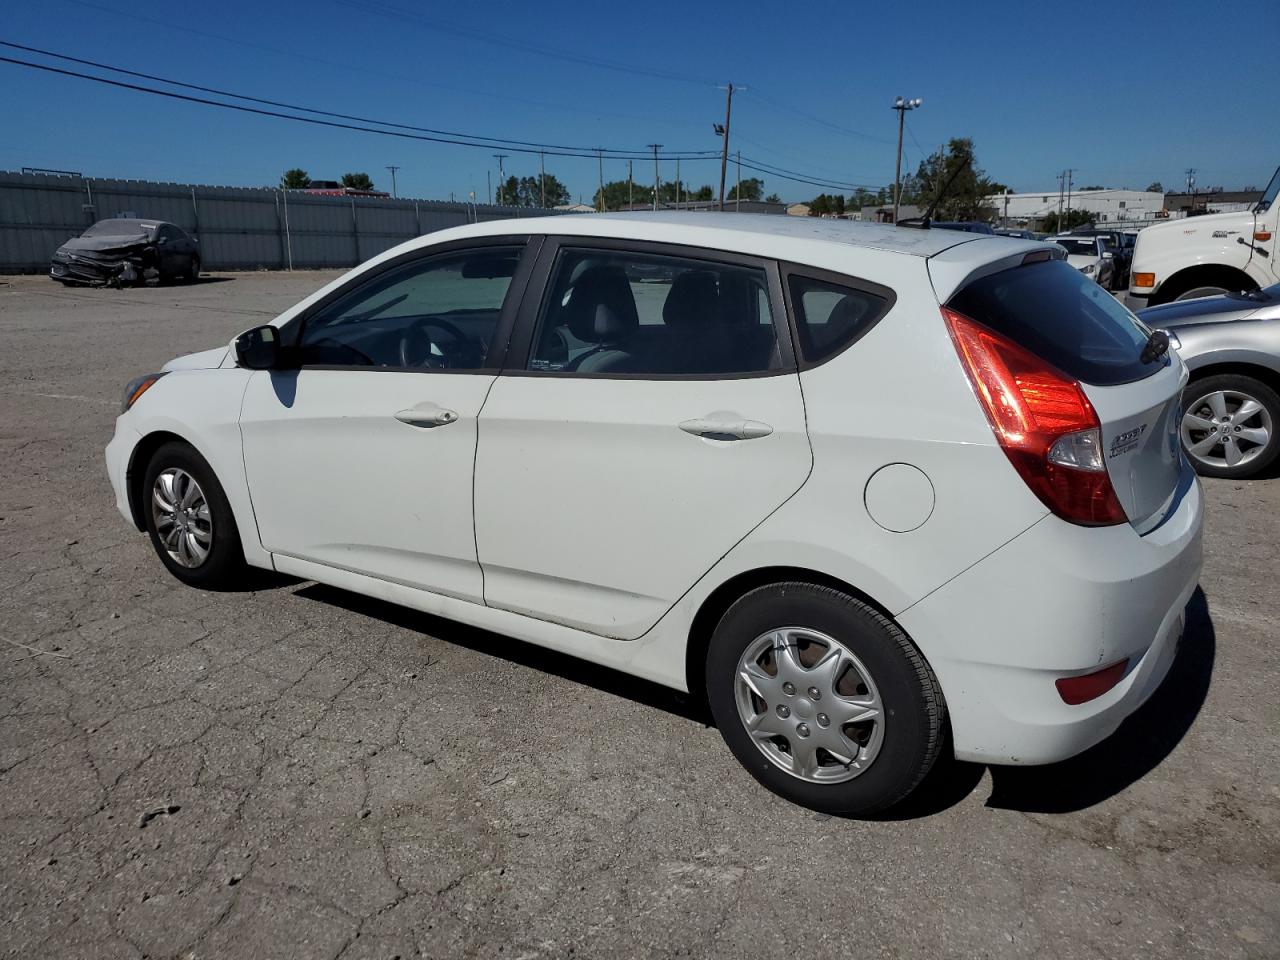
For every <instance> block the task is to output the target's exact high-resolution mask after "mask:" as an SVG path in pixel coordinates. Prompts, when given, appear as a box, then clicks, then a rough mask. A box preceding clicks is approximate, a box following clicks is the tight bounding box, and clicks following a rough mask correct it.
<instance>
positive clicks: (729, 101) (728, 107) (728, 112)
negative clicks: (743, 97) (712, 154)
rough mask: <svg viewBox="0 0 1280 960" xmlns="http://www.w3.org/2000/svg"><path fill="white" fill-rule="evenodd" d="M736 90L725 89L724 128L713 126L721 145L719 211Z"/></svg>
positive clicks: (722, 201)
mask: <svg viewBox="0 0 1280 960" xmlns="http://www.w3.org/2000/svg"><path fill="white" fill-rule="evenodd" d="M736 89H738V88H737V87H735V86H734V85H733V84H732V83H731V84H729V85H728V86H727V87H725V91H726V92H725V98H724V126H723V127H722V126H720V124H718V123H717V124H715V130H716V133H718V134H720V136H721V138H722V139H723V141H724V142H723V144H722V145H721V147H720V209H721V210H723V209H724V176H725V173H726V172H727V171H728V168H729V118H730V117H731V116H732V115H733V91H734V90H736Z"/></svg>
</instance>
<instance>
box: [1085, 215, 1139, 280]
mask: <svg viewBox="0 0 1280 960" xmlns="http://www.w3.org/2000/svg"><path fill="white" fill-rule="evenodd" d="M1070 233H1071V236H1073V237H1101V238H1102V240H1103V242H1104V243H1105V244H1106V250H1107V251H1109V252H1110V253H1111V267H1112V269H1111V282H1110V283H1109V284H1107V289H1108V290H1123V289H1125V288H1126V287H1127V286H1128V284H1129V265H1130V264H1131V263H1132V262H1133V242H1132V239H1131V238H1132V237H1133V234H1126V233H1125V232H1124V231H1123V230H1103V229H1100V228H1097V227H1079V228H1077V229H1075V230H1072V231H1070Z"/></svg>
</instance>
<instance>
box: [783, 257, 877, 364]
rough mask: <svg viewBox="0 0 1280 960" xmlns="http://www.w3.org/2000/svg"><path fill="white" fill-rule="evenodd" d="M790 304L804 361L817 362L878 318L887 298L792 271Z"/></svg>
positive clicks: (853, 337)
mask: <svg viewBox="0 0 1280 960" xmlns="http://www.w3.org/2000/svg"><path fill="white" fill-rule="evenodd" d="M789 282H790V287H791V307H792V310H794V311H795V315H796V334H797V336H798V337H799V339H800V352H801V354H802V355H803V356H804V359H805V362H806V363H821V362H822V361H823V360H826V359H828V358H829V357H832V356H835V355H836V354H837V353H839V352H840V351H841V350H843V349H844V348H845V347H847V346H848V345H849V344H851V343H853V342H854V341H855V340H857V339H858V338H859V337H861V336H862V335H863V334H864V333H866V332H867V331H868V330H870V329H871V327H872V326H873V325H874V324H875V323H876V321H878V320H879V319H880V318H881V317H882V316H884V314H885V312H886V311H887V309H888V306H889V298H888V297H885V296H881V295H879V294H876V293H872V292H870V291H868V290H859V289H857V288H856V287H850V286H846V285H844V284H840V283H831V282H829V281H826V280H818V279H816V278H813V277H805V276H801V275H798V274H792V275H791V277H790V281H789Z"/></svg>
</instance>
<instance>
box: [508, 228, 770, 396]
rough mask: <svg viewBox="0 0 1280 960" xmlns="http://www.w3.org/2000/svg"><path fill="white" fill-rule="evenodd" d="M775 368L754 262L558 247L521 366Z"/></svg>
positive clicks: (650, 371)
mask: <svg viewBox="0 0 1280 960" xmlns="http://www.w3.org/2000/svg"><path fill="white" fill-rule="evenodd" d="M781 367H782V361H781V357H780V354H779V351H778V342H777V330H776V327H775V325H774V318H773V311H772V310H771V309H770V306H769V282H768V278H767V276H766V274H765V271H764V270H763V269H761V268H759V267H744V266H735V265H731V264H723V263H716V262H713V261H705V260H693V259H686V258H684V257H670V256H665V255H659V254H647V253H639V252H636V253H631V252H623V251H611V250H580V249H565V250H562V251H561V252H560V254H559V255H558V257H557V258H556V263H555V267H554V268H553V270H552V271H551V280H550V284H549V286H548V293H547V299H546V302H545V303H544V304H543V306H542V311H541V315H540V316H539V318H538V327H537V331H536V332H535V334H534V345H533V351H532V354H531V356H530V358H529V369H530V370H541V371H556V372H569V373H584V374H610V373H612V374H631V375H637V376H644V375H650V376H709V375H715V374H721V375H728V376H732V375H740V374H750V373H762V372H767V371H770V370H778V369H781Z"/></svg>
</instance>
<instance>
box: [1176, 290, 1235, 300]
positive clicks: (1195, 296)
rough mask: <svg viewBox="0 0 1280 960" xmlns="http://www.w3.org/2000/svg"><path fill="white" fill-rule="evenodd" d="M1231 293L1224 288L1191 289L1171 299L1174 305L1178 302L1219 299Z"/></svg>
mask: <svg viewBox="0 0 1280 960" xmlns="http://www.w3.org/2000/svg"><path fill="white" fill-rule="evenodd" d="M1227 293H1231V291H1230V290H1228V289H1227V288H1226V287H1214V286H1204V287H1192V288H1191V289H1190V290H1186V291H1184V292H1183V293H1180V294H1178V295H1177V296H1176V297H1174V298H1173V301H1174V303H1177V302H1178V301H1179V300H1199V299H1200V298H1201V297H1221V296H1223V295H1224V294H1227Z"/></svg>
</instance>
